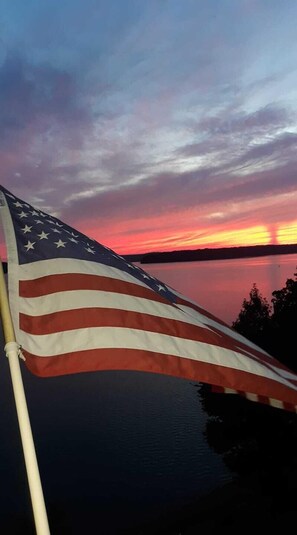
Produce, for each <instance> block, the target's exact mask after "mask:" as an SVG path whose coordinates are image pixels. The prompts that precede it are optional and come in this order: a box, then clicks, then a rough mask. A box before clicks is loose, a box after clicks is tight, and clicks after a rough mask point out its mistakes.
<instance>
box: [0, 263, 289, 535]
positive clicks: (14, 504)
mask: <svg viewBox="0 0 297 535" xmlns="http://www.w3.org/2000/svg"><path fill="white" fill-rule="evenodd" d="M296 264H297V255H288V256H286V255H283V256H277V257H276V256H274V257H261V258H256V259H242V260H221V261H211V262H191V263H179V264H159V265H152V264H151V265H149V264H148V265H144V266H142V267H144V269H145V270H146V271H148V272H149V273H151V274H153V275H154V276H156V277H158V278H159V279H160V280H162V281H164V282H165V283H167V284H170V285H171V286H172V287H174V288H175V289H177V290H179V291H181V292H182V293H184V295H187V296H188V297H190V298H192V299H194V300H196V301H197V302H198V303H199V304H201V305H202V306H203V307H205V308H207V309H208V310H209V311H211V312H212V313H214V314H215V315H217V316H219V317H220V318H221V319H224V320H225V321H227V322H228V323H230V322H231V321H233V320H234V319H235V318H236V316H237V314H238V312H239V310H240V308H241V304H242V300H243V298H244V297H245V296H248V292H249V290H250V287H251V285H252V283H253V282H256V283H257V284H258V286H259V288H260V290H261V291H262V293H263V294H264V295H265V296H266V297H267V298H269V297H270V293H271V291H273V290H275V289H279V288H281V287H282V286H283V285H284V283H285V281H286V278H288V277H292V276H293V273H294V270H295V266H296ZM2 345H3V341H2ZM22 372H23V378H24V385H25V390H26V395H27V401H28V407H29V412H30V417H31V423H32V429H33V434H34V438H35V444H36V451H37V456H38V460H39V465H40V472H41V477H42V482H43V488H44V494H45V499H46V504H47V508H48V511H49V521H50V524H51V528H52V535H60V534H61V535H67V534H71V535H76V534H77V535H78V534H79V535H81V534H82V533H88V534H89V533H92V534H93V533H94V534H95V533H96V534H97V533H98V534H102V535H117V534H122V533H127V534H128V533H132V532H135V531H133V530H135V528H136V527H137V526H142V525H144V524H145V523H146V522H150V521H154V520H155V521H156V523H157V522H158V520H157V519H158V518H159V517H160V518H166V517H169V518H170V517H171V516H172V515H173V514H174V511H176V510H177V509H178V507H180V506H181V505H182V504H187V503H190V502H192V501H194V500H195V499H198V498H199V496H201V495H203V494H206V493H207V492H208V491H210V490H211V489H213V488H216V487H218V486H220V485H222V484H224V483H225V482H227V481H228V480H230V479H231V478H232V477H233V476H232V474H231V473H230V472H229V470H228V469H227V468H226V466H225V465H224V463H223V461H222V459H221V457H220V456H219V455H217V454H216V453H215V452H214V451H213V450H211V449H210V448H209V446H208V443H207V440H206V437H205V426H206V422H207V418H208V416H207V414H205V413H204V412H203V409H202V406H201V403H200V401H199V397H198V388H197V385H195V384H193V383H191V382H189V381H186V380H182V379H177V378H172V377H165V376H158V375H153V374H149V373H137V372H134V373H133V372H114V371H113V372H97V373H86V374H77V375H72V376H67V377H57V378H50V379H39V378H36V377H35V376H33V375H31V374H30V373H29V372H27V371H26V369H25V368H24V366H23V365H22ZM0 385H1V388H0V480H1V485H0V489H1V490H0V498H1V500H0V533H1V534H2V533H3V534H4V535H6V534H8V535H14V534H17V533H21V534H22V535H26V534H29V533H32V534H33V533H34V528H33V523H32V516H31V505H30V498H29V494H28V489H27V480H26V473H25V468H24V463H23V458H22V450H21V444H20V439H19V432H18V424H17V420H16V414H15V408H14V400H13V396H12V388H11V383H10V376H9V371H8V363H7V360H6V358H5V357H3V358H2V359H0ZM140 532H141V531H140V530H139V533H140Z"/></svg>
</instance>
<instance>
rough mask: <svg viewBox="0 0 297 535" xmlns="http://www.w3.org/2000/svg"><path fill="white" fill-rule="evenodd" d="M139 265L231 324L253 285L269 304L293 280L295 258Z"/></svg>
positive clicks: (296, 258) (296, 257) (284, 256)
mask: <svg viewBox="0 0 297 535" xmlns="http://www.w3.org/2000/svg"><path fill="white" fill-rule="evenodd" d="M138 265H139V266H141V267H142V268H143V269H144V270H145V271H148V273H150V274H151V275H153V276H154V277H156V278H158V279H160V280H161V281H163V282H165V283H166V284H168V285H170V286H172V288H175V289H176V290H178V291H179V292H181V293H182V294H183V295H184V296H186V297H189V298H190V299H193V300H194V301H195V302H196V303H198V304H199V305H201V306H202V307H203V308H206V309H207V310H208V311H209V312H212V313H213V314H214V315H215V316H217V317H219V318H221V319H223V320H224V321H226V322H227V323H228V324H229V325H231V324H232V322H233V321H234V320H235V319H236V318H237V316H238V313H239V312H240V309H241V306H242V302H243V299H244V298H249V291H250V289H251V287H252V285H253V283H254V282H255V283H256V284H257V286H258V288H259V290H260V292H261V293H262V295H263V297H266V298H267V299H268V301H270V300H271V293H272V292H273V291H274V290H280V289H281V288H283V287H284V285H285V283H286V280H287V279H288V278H294V273H295V272H296V271H297V255H296V254H293V255H274V256H261V257H258V258H239V259H234V260H209V261H205V262H175V263H167V264H138Z"/></svg>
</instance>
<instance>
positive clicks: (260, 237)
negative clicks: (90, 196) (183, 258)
mask: <svg viewBox="0 0 297 535" xmlns="http://www.w3.org/2000/svg"><path fill="white" fill-rule="evenodd" d="M114 230H115V229H114V228H113V229H111V233H110V235H108V234H107V235H106V239H107V240H108V243H107V242H106V243H105V245H108V246H109V247H110V248H111V249H113V250H115V251H116V252H118V253H119V254H124V255H125V254H143V253H148V252H154V251H158V252H162V251H164V252H166V251H172V250H187V249H200V248H201V249H202V248H221V247H240V246H251V245H272V244H275V245H277V244H279V245H285V244H294V243H297V222H293V223H292V224H290V225H282V226H279V227H277V228H276V229H275V227H273V228H270V227H268V226H265V225H254V226H250V227H247V228H241V229H236V228H233V226H230V228H229V229H226V230H224V231H222V230H218V229H215V228H210V229H209V232H207V230H204V231H203V232H195V231H193V230H184V231H183V232H176V231H175V232H173V233H172V234H171V235H170V234H169V233H168V231H165V230H164V229H162V230H159V229H158V228H155V229H152V230H151V231H148V230H144V231H143V232H139V233H137V232H136V233H135V234H134V233H133V231H131V233H128V232H127V234H125V233H123V234H122V235H121V234H120V232H119V235H121V242H119V239H118V236H117V235H116V233H114ZM95 234H96V233H95V232H94V231H93V232H91V235H93V236H94V237H95V239H97V240H98V241H100V239H98V236H97V237H96V235H95ZM103 244H104V243H103Z"/></svg>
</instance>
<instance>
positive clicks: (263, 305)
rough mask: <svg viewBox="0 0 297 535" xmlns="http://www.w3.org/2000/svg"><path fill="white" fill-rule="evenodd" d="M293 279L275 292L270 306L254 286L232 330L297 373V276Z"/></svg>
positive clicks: (288, 280) (296, 274)
mask: <svg viewBox="0 0 297 535" xmlns="http://www.w3.org/2000/svg"><path fill="white" fill-rule="evenodd" d="M294 278H295V280H294V279H287V282H286V285H285V286H284V288H282V289H281V290H275V291H274V292H272V299H271V303H272V304H271V305H270V304H269V303H268V301H267V299H266V298H265V297H263V296H262V295H261V293H260V291H259V289H258V288H257V286H256V284H253V287H252V289H251V291H250V294H249V297H250V298H249V300H247V299H244V301H243V305H242V309H241V311H240V312H239V315H238V318H237V319H236V321H235V322H234V323H233V324H232V327H233V328H234V329H235V330H236V331H237V332H239V333H240V334H242V335H243V336H245V337H246V338H248V339H249V340H251V341H252V342H254V343H255V344H257V345H258V346H260V347H262V348H263V349H265V350H266V351H267V352H268V353H269V354H270V355H272V356H273V357H275V358H276V359H278V360H279V361H280V362H282V363H283V364H285V365H286V366H288V367H289V368H290V369H292V370H294V371H296V372H297V354H296V329H297V273H295V274H294Z"/></svg>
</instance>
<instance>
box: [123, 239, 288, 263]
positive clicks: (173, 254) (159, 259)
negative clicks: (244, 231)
mask: <svg viewBox="0 0 297 535" xmlns="http://www.w3.org/2000/svg"><path fill="white" fill-rule="evenodd" d="M295 253H297V243H296V244H285V245H250V246H242V247H221V248H217V249H208V248H206V249H193V250H192V249H191V250H181V251H180V250H179V251H168V252H154V253H145V254H142V255H141V254H140V255H137V254H135V255H123V256H124V258H125V259H126V260H127V261H129V262H140V263H141V264H160V263H164V262H194V261H204V260H228V259H233V258H249V257H250V258H251V257H258V256H270V255H278V254H295Z"/></svg>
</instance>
